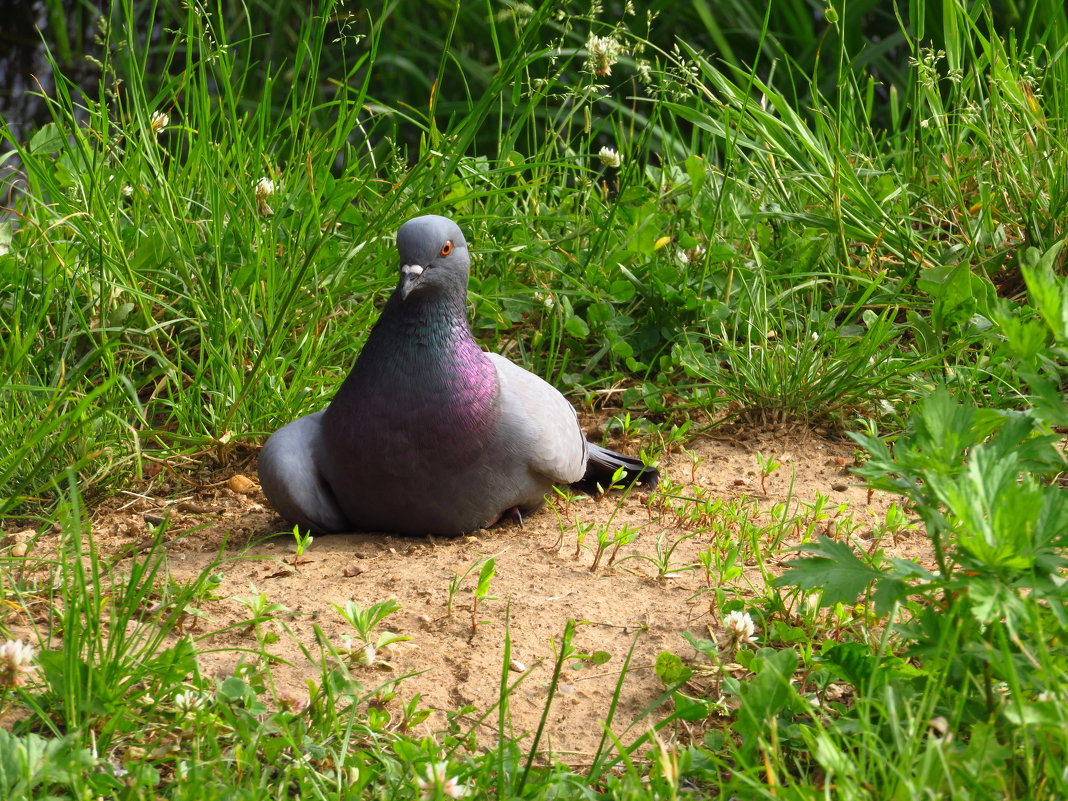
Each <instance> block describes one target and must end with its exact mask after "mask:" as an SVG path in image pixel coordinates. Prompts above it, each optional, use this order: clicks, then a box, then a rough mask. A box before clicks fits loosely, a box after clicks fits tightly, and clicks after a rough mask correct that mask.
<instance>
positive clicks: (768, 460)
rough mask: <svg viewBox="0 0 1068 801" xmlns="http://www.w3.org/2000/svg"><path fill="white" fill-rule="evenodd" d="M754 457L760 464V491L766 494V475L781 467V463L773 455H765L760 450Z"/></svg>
mask: <svg viewBox="0 0 1068 801" xmlns="http://www.w3.org/2000/svg"><path fill="white" fill-rule="evenodd" d="M756 458H757V464H758V465H759V466H760V491H761V492H763V493H764V494H765V495H767V494H768V476H770V475H771V474H772V473H774V472H775V471H776V470H778V469H779V468H780V467H782V464H781V463H780V462H779V461H778V460H777V459H776V458H775V457H774V456H765V455H764V454H762V453H761V452H760V451H757V454H756Z"/></svg>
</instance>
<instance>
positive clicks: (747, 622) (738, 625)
mask: <svg viewBox="0 0 1068 801" xmlns="http://www.w3.org/2000/svg"><path fill="white" fill-rule="evenodd" d="M723 630H724V631H725V632H726V634H727V641H728V644H729V645H730V646H732V647H734V648H738V647H739V646H742V645H747V644H749V643H752V642H756V636H755V635H756V624H754V623H753V618H752V617H750V616H749V613H748V612H728V613H727V614H726V616H724V618H723Z"/></svg>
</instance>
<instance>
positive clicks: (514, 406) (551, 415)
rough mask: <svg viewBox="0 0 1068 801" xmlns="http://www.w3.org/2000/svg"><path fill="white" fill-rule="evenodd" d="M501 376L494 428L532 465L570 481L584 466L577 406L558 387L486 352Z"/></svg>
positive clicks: (559, 480)
mask: <svg viewBox="0 0 1068 801" xmlns="http://www.w3.org/2000/svg"><path fill="white" fill-rule="evenodd" d="M488 355H489V358H490V360H491V361H492V362H493V364H494V366H495V367H496V368H497V376H498V378H499V380H500V395H499V398H500V415H501V416H500V418H499V423H498V430H499V431H500V432H501V433H502V435H503V438H504V439H505V440H506V441H510V442H512V443H513V444H514V447H515V451H516V452H518V453H520V454H524V456H525V458H526V459H527V465H528V467H529V468H530V469H531V470H534V471H535V472H537V473H540V474H541V475H543V476H546V477H547V478H549V479H550V480H551V481H552V482H553V483H558V484H570V483H572V482H575V481H578V480H579V479H581V478H582V476H583V474H584V473H585V472H586V438H585V437H584V436H583V435H582V429H581V428H580V427H579V421H578V415H577V414H575V408H574V407H573V406H572V405H571V404H570V403H569V402H568V401H567V398H565V397H564V396H563V395H561V394H560V392H559V390H557V389H556V388H555V387H553V386H552V385H551V384H549V383H547V382H545V381H543V380H542V379H541V378H539V377H538V376H536V375H534V374H533V373H531V372H529V371H527V370H524V369H523V368H522V367H519V366H518V365H516V364H513V363H512V362H510V361H509V360H508V359H506V358H505V357H504V356H501V355H499V354H497V353H490V354H488Z"/></svg>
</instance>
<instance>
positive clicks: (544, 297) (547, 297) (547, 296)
mask: <svg viewBox="0 0 1068 801" xmlns="http://www.w3.org/2000/svg"><path fill="white" fill-rule="evenodd" d="M534 302H535V303H540V304H541V305H542V306H544V307H545V308H546V309H552V307H553V306H555V305H556V298H554V297H553V296H552V293H551V292H535V293H534Z"/></svg>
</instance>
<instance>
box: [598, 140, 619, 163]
mask: <svg viewBox="0 0 1068 801" xmlns="http://www.w3.org/2000/svg"><path fill="white" fill-rule="evenodd" d="M597 155H599V156H600V157H601V164H603V165H604V166H606V167H618V166H619V165H620V164H622V163H623V159H622V158H620V156H619V153H618V152H617V151H616V149H615V148H614V147H608V146H607V145H605V146H604V147H602V148H601V151H600V153H598V154H597Z"/></svg>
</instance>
